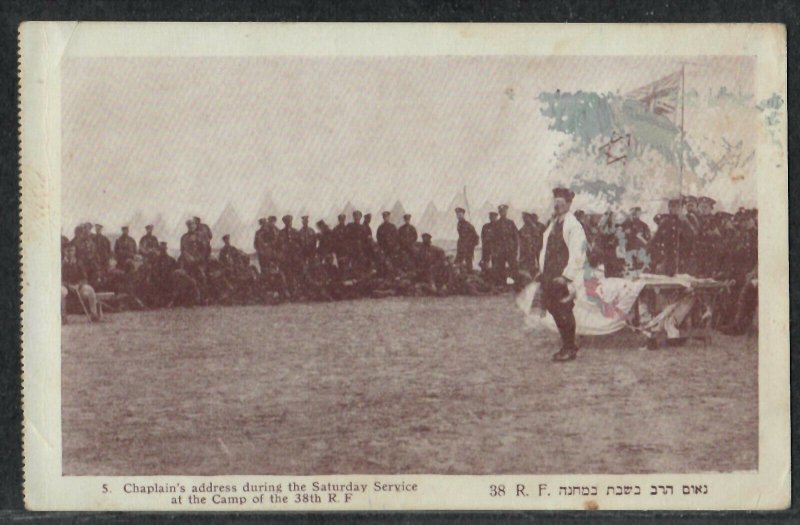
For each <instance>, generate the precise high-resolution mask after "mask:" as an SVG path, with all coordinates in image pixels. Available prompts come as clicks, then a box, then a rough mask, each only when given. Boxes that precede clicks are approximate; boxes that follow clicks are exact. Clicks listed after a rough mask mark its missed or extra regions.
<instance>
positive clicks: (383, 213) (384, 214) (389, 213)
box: [381, 211, 392, 217]
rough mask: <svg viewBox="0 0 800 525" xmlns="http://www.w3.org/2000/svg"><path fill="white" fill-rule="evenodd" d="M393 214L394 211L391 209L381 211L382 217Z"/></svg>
mask: <svg viewBox="0 0 800 525" xmlns="http://www.w3.org/2000/svg"><path fill="white" fill-rule="evenodd" d="M391 214H392V212H390V211H382V212H381V216H382V217H388V216H389V215H391Z"/></svg>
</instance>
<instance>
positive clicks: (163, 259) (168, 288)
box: [153, 242, 178, 306]
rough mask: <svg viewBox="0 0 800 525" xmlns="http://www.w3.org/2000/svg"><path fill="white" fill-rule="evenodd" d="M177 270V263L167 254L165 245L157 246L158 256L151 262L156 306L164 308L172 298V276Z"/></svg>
mask: <svg viewBox="0 0 800 525" xmlns="http://www.w3.org/2000/svg"><path fill="white" fill-rule="evenodd" d="M177 268H178V262H177V261H176V260H175V258H174V257H172V256H171V255H170V254H169V253H167V243H165V242H160V243H159V244H158V255H156V258H155V261H154V262H153V279H154V280H155V303H156V306H166V305H167V304H169V300H170V298H171V297H172V288H173V286H172V274H173V273H174V272H175V270H176V269H177Z"/></svg>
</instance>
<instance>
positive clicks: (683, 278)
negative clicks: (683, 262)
mask: <svg viewBox="0 0 800 525" xmlns="http://www.w3.org/2000/svg"><path fill="white" fill-rule="evenodd" d="M701 282H705V280H702V279H695V278H693V277H690V276H688V275H676V276H674V277H670V276H666V275H652V274H642V275H640V276H639V277H638V278H637V279H630V278H616V277H610V278H606V277H604V276H603V274H602V272H600V271H597V270H595V271H591V272H587V273H586V275H584V279H583V280H578V281H576V282H575V283H574V285H575V292H576V293H575V309H574V313H575V320H576V322H577V333H578V334H580V335H607V334H613V333H614V332H618V331H619V330H622V329H623V328H625V327H626V326H627V325H628V322H629V321H630V319H631V315H632V313H633V312H632V308H633V305H634V304H635V303H636V299H637V298H638V297H639V294H640V293H641V292H642V290H643V289H644V288H645V287H646V286H648V285H651V286H659V285H660V286H673V287H674V286H676V285H677V286H680V287H681V288H683V289H684V291H685V292H686V293H685V294H679V295H678V297H677V298H676V299H675V300H674V301H673V302H672V303H670V304H669V305H668V306H667V307H666V308H665V309H664V311H662V313H661V314H659V316H656V317H655V318H654V319H653V321H656V323H654V322H653V321H650V322H649V323H648V324H647V325H646V326H644V327H643V328H648V329H651V330H652V331H658V330H664V329H667V331H668V332H669V331H670V330H668V328H669V327H671V326H673V325H677V324H680V322H681V321H682V320H683V318H684V317H685V316H686V315H687V314H688V310H690V309H691V304H692V299H691V289H692V286H693V285H694V284H697V283H701ZM538 292H539V283H537V282H533V283H531V284H529V285H528V286H526V287H525V289H523V290H522V291H521V292H520V293H519V294H518V295H517V298H516V303H517V306H518V307H519V309H520V310H522V313H523V315H524V322H525V325H526V327H528V328H529V329H532V330H539V329H545V330H548V331H551V332H557V331H558V330H557V329H556V325H555V322H554V321H553V318H552V316H550V315H547V314H546V313H545V312H544V311H543V310H542V309H541V307H540V305H539V298H538V296H537V294H538Z"/></svg>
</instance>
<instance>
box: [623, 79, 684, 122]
mask: <svg viewBox="0 0 800 525" xmlns="http://www.w3.org/2000/svg"><path fill="white" fill-rule="evenodd" d="M681 76H682V71H676V72H675V73H672V74H671V75H667V76H665V77H662V78H659V79H658V80H656V81H655V82H651V83H649V84H647V85H646V86H642V87H640V88H638V89H634V90H633V91H631V92H630V93H628V94H627V95H626V96H627V98H631V99H634V100H638V101H639V102H641V104H642V105H643V106H644V108H645V109H646V110H647V111H649V112H650V113H655V114H656V115H670V114H672V113H675V110H676V109H677V108H678V104H679V103H680V90H681Z"/></svg>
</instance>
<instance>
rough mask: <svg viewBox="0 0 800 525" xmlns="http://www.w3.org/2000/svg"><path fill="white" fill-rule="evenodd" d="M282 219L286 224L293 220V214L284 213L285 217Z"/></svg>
mask: <svg viewBox="0 0 800 525" xmlns="http://www.w3.org/2000/svg"><path fill="white" fill-rule="evenodd" d="M281 220H282V221H283V223H284V224H286V223H287V222H289V221H290V220H292V216H291V215H284V216H283V217H281Z"/></svg>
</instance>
